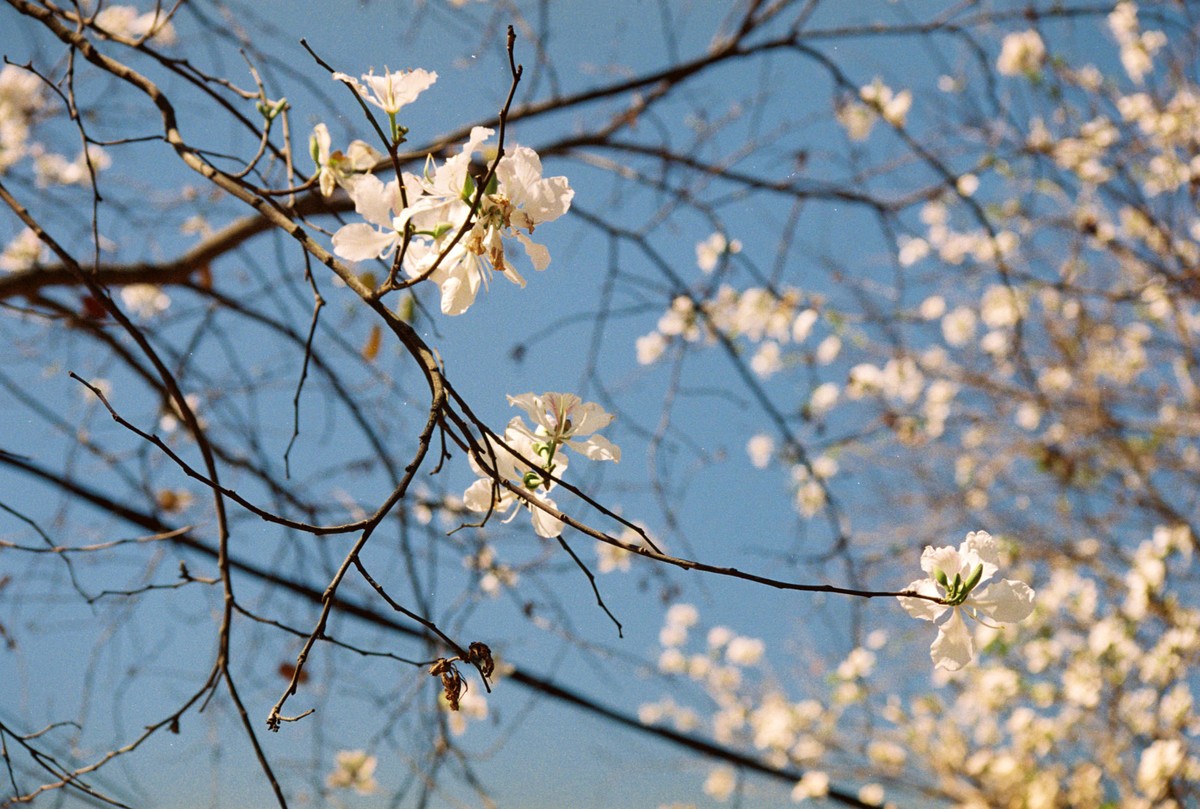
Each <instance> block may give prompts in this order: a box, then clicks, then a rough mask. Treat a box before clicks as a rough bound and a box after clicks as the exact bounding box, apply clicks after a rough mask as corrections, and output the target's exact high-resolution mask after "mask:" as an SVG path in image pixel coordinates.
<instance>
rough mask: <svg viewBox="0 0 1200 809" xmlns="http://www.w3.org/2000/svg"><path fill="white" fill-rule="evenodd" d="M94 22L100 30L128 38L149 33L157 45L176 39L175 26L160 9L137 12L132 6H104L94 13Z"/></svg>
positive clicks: (170, 42)
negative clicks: (142, 12)
mask: <svg viewBox="0 0 1200 809" xmlns="http://www.w3.org/2000/svg"><path fill="white" fill-rule="evenodd" d="M94 23H95V25H96V27H97V28H99V29H101V30H104V31H107V32H108V33H110V34H116V35H117V36H122V37H127V38H129V39H140V38H142V37H144V36H146V35H147V34H150V35H151V36H150V38H151V39H153V40H154V41H155V42H157V43H158V44H159V45H172V44H174V43H175V42H176V40H177V36H176V33H175V26H173V25H171V22H170V20H168V19H167V18H166V15H164V14H163V13H162V12H161V11H148V12H146V13H145V14H138V12H137V9H136V8H134V7H133V6H105V7H104V8H103V9H101V10H100V12H99V13H97V14H96V17H95V20H94ZM151 32H153V33H151Z"/></svg>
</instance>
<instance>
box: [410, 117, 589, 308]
mask: <svg viewBox="0 0 1200 809" xmlns="http://www.w3.org/2000/svg"><path fill="white" fill-rule="evenodd" d="M491 135H492V130H491V129H487V128H485V127H481V126H477V127H474V128H473V129H472V130H471V135H470V138H469V139H468V140H467V143H466V144H464V145H463V148H462V150H461V151H460V152H459V154H457V155H454V156H453V157H450V158H447V160H446V161H445V162H444V163H443V164H442V165H441V166H435V165H434V164H433V162H432V160H431V161H430V165H429V167H428V168H427V169H426V172H425V176H424V177H422V178H412V181H413V182H415V183H417V184H418V185H419V187H420V189H421V194H420V195H419V196H416V195H412V196H410V200H412V203H411V205H410V206H409V207H408V208H407V209H406V210H405V211H404V212H403V213H402V214H401V215H399V216H398V217H397V218H396V220H395V222H394V223H393V227H394V228H395V229H396V230H398V231H399V230H403V229H404V228H405V227H406V226H409V225H411V226H412V228H413V229H414V231H415V232H417V233H418V234H421V235H422V236H427V237H429V238H430V239H431V241H428V242H422V243H420V244H415V245H414V247H416V248H417V249H416V250H411V251H410V252H409V253H408V254H407V255H406V261H405V271H406V272H407V273H408V274H409V275H410V276H412V277H414V278H423V277H427V278H429V280H431V281H433V282H434V283H436V284H438V286H439V287H441V290H442V306H441V308H442V312H443V313H444V314H448V315H457V314H461V313H463V312H465V311H466V310H467V308H468V307H470V306H471V304H472V303H474V301H475V296H476V294H477V293H478V290H479V289H480V287H481V286H484V285H486V283H487V281H488V279H489V277H490V273H491V272H492V271H495V272H499V273H501V274H502V275H503V276H504V277H505V278H507V279H508V280H509V281H511V282H512V283H514V284H516V285H518V286H524V285H525V279H524V278H522V277H521V275H520V273H518V272H517V270H516V268H515V267H514V266H513V264H512V262H511V261H510V260H509V258H508V254H507V253H506V250H505V244H504V238H505V237H514V238H516V239H517V241H519V242H520V243H521V245H522V247H523V248H524V249H525V253H526V255H528V256H529V259H530V262H531V263H532V264H533V268H534V269H535V270H538V271H541V270H544V269H546V267H548V266H549V265H550V252H549V251H548V250H547V249H546V248H545V247H544V246H543V245H540V244H537V243H535V242H534V241H533V240H532V239H531V238H530V237H529V236H530V235H531V234H532V233H533V231H534V229H535V228H536V227H537V226H538V225H540V224H542V223H544V222H552V221H554V220H555V219H557V218H558V217H560V216H562V215H563V214H565V213H566V212H567V211H568V210H569V209H570V207H571V200H572V198H573V197H574V196H575V192H574V190H573V189H572V188H571V187H570V185H569V184H568V182H567V178H566V177H546V178H544V177H542V163H541V159H540V158H539V157H538V156H537V153H536V152H534V151H533V150H532V149H530V148H528V147H525V146H515V147H513V148H512V150H511V151H510V152H509V153H508V154H506V155H505V156H504V157H502V158H501V159H500V161H499V163H497V165H496V172H495V177H494V178H493V180H492V181H491V182H489V184H488V188H487V189H485V193H483V194H482V195H478V196H479V204H478V207H477V208H476V209H475V210H474V211H472V205H473V204H474V202H475V198H476V196H477V190H476V185H475V178H473V177H472V176H471V174H470V171H469V170H470V167H471V157H472V155H473V154H474V153H475V152H478V151H481V150H482V149H483V143H484V141H486V140H487V139H488V138H489V137H491ZM407 181H408V176H407V175H406V182H407ZM468 226H469V230H467V232H466V233H465V234H464V237H463V238H462V239H460V240H459V241H458V242H457V244H454V245H453V247H451V246H450V244H451V242H453V240H454V238H455V237H456V236H457V234H458V232H459V231H460V230H462V229H463V228H466V227H468ZM442 253H445V255H444V256H443V255H442Z"/></svg>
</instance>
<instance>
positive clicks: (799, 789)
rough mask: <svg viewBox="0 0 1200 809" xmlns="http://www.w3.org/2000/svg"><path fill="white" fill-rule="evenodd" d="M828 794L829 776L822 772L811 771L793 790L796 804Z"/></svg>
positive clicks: (793, 798)
mask: <svg viewBox="0 0 1200 809" xmlns="http://www.w3.org/2000/svg"><path fill="white" fill-rule="evenodd" d="M828 794H829V775H828V774H827V773H825V772H822V771H821V770H809V771H808V772H806V773H805V774H804V776H803V777H802V778H801V779H800V780H799V781H798V782H797V783H796V786H795V787H793V788H792V800H793V801H795V802H796V803H800V802H802V801H804V800H807V799H808V798H820V797H823V796H825V795H828Z"/></svg>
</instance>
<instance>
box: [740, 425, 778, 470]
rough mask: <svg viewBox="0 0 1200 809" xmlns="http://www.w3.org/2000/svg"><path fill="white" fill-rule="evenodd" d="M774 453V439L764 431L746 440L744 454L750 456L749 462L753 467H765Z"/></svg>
mask: <svg viewBox="0 0 1200 809" xmlns="http://www.w3.org/2000/svg"><path fill="white" fill-rule="evenodd" d="M774 453H775V441H774V439H772V438H771V436H769V435H767V434H765V433H759V434H758V435H754V436H751V437H750V440H749V441H747V442H746V454H747V455H749V456H750V463H751V464H753V465H754V468H755V469H766V468H767V464H769V463H771V456H772V455H773V454H774Z"/></svg>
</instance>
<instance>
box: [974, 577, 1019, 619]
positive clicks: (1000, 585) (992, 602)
mask: <svg viewBox="0 0 1200 809" xmlns="http://www.w3.org/2000/svg"><path fill="white" fill-rule="evenodd" d="M967 603H968V604H970V605H971V606H973V607H974V608H975V609H977V610H979V611H980V612H981V613H983V614H984V615H986V616H987V617H988V618H991V619H992V620H993V621H999V622H1000V623H1002V624H1011V623H1016V622H1017V621H1024V620H1025V619H1026V618H1028V617H1029V614H1030V613H1031V612H1033V589H1032V588H1031V587H1030V586H1029V585H1028V584H1025V582H1020V581H1013V580H1011V579H1003V580H1002V581H998V582H993V583H992V584H990V585H988V586H987V587H986V588H985V589H984V591H983V592H982V593H980V594H979V595H976V596H974V597H973V598H971V599H969V600H968V601H967Z"/></svg>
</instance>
